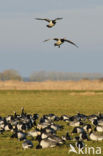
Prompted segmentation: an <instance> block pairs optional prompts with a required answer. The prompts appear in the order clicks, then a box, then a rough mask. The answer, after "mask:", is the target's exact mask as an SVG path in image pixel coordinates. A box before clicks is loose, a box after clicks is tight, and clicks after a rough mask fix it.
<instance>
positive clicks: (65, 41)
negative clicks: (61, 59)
mask: <svg viewBox="0 0 103 156" xmlns="http://www.w3.org/2000/svg"><path fill="white" fill-rule="evenodd" d="M64 41H65V42H69V43H70V44H73V45H74V46H76V47H77V48H78V46H77V45H76V44H75V43H74V42H72V41H70V40H67V39H64Z"/></svg>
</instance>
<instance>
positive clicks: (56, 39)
mask: <svg viewBox="0 0 103 156" xmlns="http://www.w3.org/2000/svg"><path fill="white" fill-rule="evenodd" d="M50 40H55V41H58V38H49V39H46V40H44V41H43V42H47V41H50Z"/></svg>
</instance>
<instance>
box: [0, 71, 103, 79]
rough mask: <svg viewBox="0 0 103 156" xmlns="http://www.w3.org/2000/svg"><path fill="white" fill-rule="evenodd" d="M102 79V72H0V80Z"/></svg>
mask: <svg viewBox="0 0 103 156" xmlns="http://www.w3.org/2000/svg"><path fill="white" fill-rule="evenodd" d="M81 79H84V80H95V79H101V80H103V74H99V73H71V72H46V71H38V72H33V73H32V74H31V75H30V76H29V77H22V76H21V75H20V74H19V73H18V72H17V71H16V70H12V69H9V70H5V71H3V72H1V73H0V80H2V81H6V80H19V81H21V80H22V81H36V82H41V81H47V80H51V81H68V80H73V81H78V80H81Z"/></svg>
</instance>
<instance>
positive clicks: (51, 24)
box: [36, 18, 63, 28]
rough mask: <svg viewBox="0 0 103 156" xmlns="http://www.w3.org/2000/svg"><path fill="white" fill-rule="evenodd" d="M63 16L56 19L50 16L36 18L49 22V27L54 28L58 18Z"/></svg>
mask: <svg viewBox="0 0 103 156" xmlns="http://www.w3.org/2000/svg"><path fill="white" fill-rule="evenodd" d="M61 19H63V18H55V19H54V20H51V19H48V18H36V20H44V21H46V22H48V23H49V24H48V25H47V27H48V28H52V27H53V26H55V24H56V21H57V20H61Z"/></svg>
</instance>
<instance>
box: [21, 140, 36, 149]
mask: <svg viewBox="0 0 103 156" xmlns="http://www.w3.org/2000/svg"><path fill="white" fill-rule="evenodd" d="M32 147H33V143H32V142H31V141H30V140H26V139H25V140H24V142H23V143H22V148H23V149H28V148H32Z"/></svg>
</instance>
